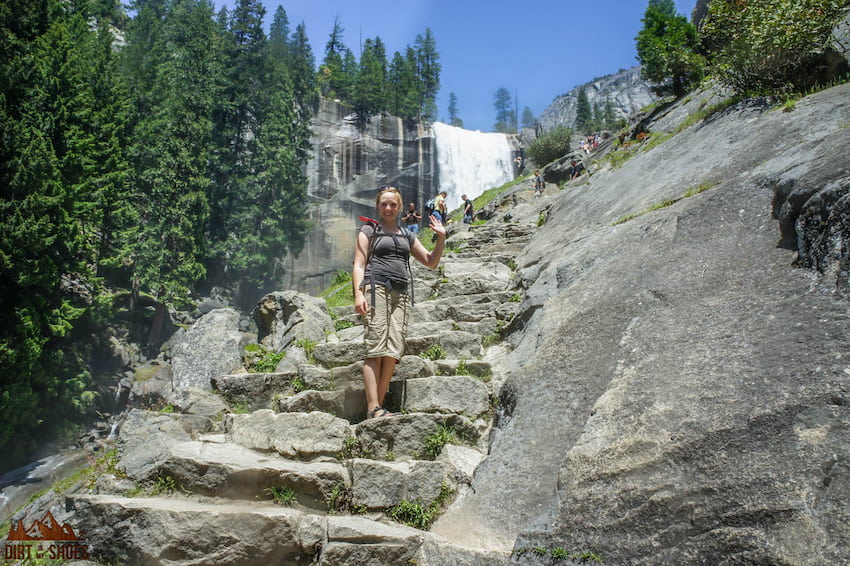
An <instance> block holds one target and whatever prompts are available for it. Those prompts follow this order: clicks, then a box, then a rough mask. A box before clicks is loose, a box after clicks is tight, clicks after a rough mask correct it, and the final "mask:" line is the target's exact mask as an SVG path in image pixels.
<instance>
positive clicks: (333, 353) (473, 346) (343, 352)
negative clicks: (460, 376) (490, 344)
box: [313, 314, 483, 368]
mask: <svg viewBox="0 0 850 566" xmlns="http://www.w3.org/2000/svg"><path fill="white" fill-rule="evenodd" d="M429 318H433V317H429ZM414 320H416V318H415V314H414ZM418 324H419V323H418V322H414V323H412V324H411V325H410V329H409V332H408V337H407V342H406V349H405V354H409V355H419V354H423V353H426V352H428V351H429V350H431V349H432V348H434V347H435V346H439V347H441V348H442V350H443V351H444V353H445V356H444V357H450V358H456V359H460V358H466V359H477V358H479V357H481V355H482V353H483V351H482V347H481V338H482V336H481V335H479V334H476V333H473V332H466V331H463V330H454V329H453V327H452V326H451V325H449V324H448V323H445V322H444V323H443V325H442V326H441V327H440V328H439V329H432V328H430V327H428V328H426V327H419V326H418ZM423 328H424V330H422V329H423ZM359 332H360V333H361V334H362V332H363V330H362V328H361V329H359ZM313 357H314V358H315V360H316V361H317V362H318V363H319V364H321V365H323V366H324V367H326V368H339V367H343V366H349V365H351V364H352V363H354V362H356V361H357V360H363V359H364V358H365V357H366V345H365V343H364V342H363V340H362V338H355V339H350V340H345V341H336V342H330V341H328V342H323V343H321V344H317V345H316V347H315V349H314V350H313Z"/></svg>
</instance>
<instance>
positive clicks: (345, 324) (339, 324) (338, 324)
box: [334, 319, 357, 332]
mask: <svg viewBox="0 0 850 566" xmlns="http://www.w3.org/2000/svg"><path fill="white" fill-rule="evenodd" d="M352 326H357V325H356V324H355V323H353V322H351V321H350V320H342V319H337V320H335V321H334V330H336V331H337V332H339V331H340V330H345V329H346V328H351V327H352Z"/></svg>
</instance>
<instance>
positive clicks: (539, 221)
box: [537, 212, 549, 228]
mask: <svg viewBox="0 0 850 566" xmlns="http://www.w3.org/2000/svg"><path fill="white" fill-rule="evenodd" d="M548 219H549V216H547V214H546V213H545V212H541V213H540V216H538V217H537V227H538V228H539V227H541V226H543V225H544V224H546V221H547V220H548Z"/></svg>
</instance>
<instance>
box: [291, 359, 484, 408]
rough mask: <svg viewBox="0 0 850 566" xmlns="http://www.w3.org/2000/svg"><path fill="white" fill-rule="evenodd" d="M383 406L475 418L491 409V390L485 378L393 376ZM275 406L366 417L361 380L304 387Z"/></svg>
mask: <svg viewBox="0 0 850 566" xmlns="http://www.w3.org/2000/svg"><path fill="white" fill-rule="evenodd" d="M459 365H460V362H459V361H457V360H455V361H454V364H451V363H445V364H441V370H440V371H442V372H446V373H448V372H450V371H451V368H452V367H454V368H457V367H458V366H459ZM484 366H486V367H489V364H485V363H482V364H481V365H480V366H473V367H474V368H475V371H476V373H478V374H479V375H480V376H481V377H486V376H487V375H488V370H486V369H484ZM462 367H466V366H462ZM470 373H472V372H471V371H470ZM384 406H385V407H386V408H387V409H389V410H391V411H396V412H400V411H405V412H412V413H456V414H461V415H464V416H467V417H469V418H472V419H475V418H478V417H481V416H483V415H484V414H485V413H487V411H489V410H490V391H489V389H488V387H487V384H486V383H485V382H484V381H482V380H481V379H476V378H475V377H471V376H469V375H439V376H428V377H417V378H409V379H403V378H399V377H398V376H397V375H394V376H393V381H392V382H390V388H389V391H388V392H387V398H386V399H385V401H384ZM277 409H278V410H279V411H280V412H282V413H295V412H301V413H309V412H313V411H320V412H324V413H329V414H331V415H334V416H336V417H341V418H343V419H345V420H347V421H349V422H351V423H358V422H361V421H363V420H365V418H366V409H367V408H366V395H365V393H364V391H363V385H362V382H361V383H358V384H356V385H352V386H350V387H349V388H347V389H344V390H334V391H315V390H307V391H301V392H299V393H297V394H295V395H292V396H289V397H284V398H281V399H280V400H279V401H278V406H277Z"/></svg>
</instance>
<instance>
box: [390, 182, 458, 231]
mask: <svg viewBox="0 0 850 566" xmlns="http://www.w3.org/2000/svg"><path fill="white" fill-rule="evenodd" d="M447 197H448V193H447V192H446V191H440V192H439V193H437V195H436V196H435V197H434V198H432V199H431V200H429V201H428V202H426V203H425V217H426V218H429V217H430V216H431V215H433V216H434V217H436V218H437V221H438V222H440V224H443V225H445V224H446V223H447V222H448V208H449V207H448V201H447V200H446V199H447ZM460 199H461V201H462V204H461V206H462V208H463V223H464V224H472V217H473V213H474V207H473V204H472V201H471V200H470V199H469V198H468V197H467V196H466V195H463V196H461V197H460ZM421 220H422V215H421V214H419V212H418V211H417V210H416V203H413V202H411V203H408V205H407V210H406V211H405V213H404V216H402V217H401V221H402V222H403V223H404V226H405V228H407V229H408V230H410V231H411V232H413V233H414V234H418V233H419V222H420V221H421Z"/></svg>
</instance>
